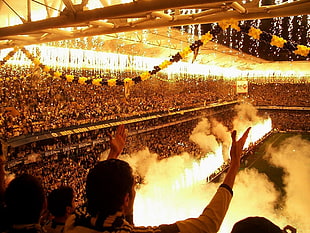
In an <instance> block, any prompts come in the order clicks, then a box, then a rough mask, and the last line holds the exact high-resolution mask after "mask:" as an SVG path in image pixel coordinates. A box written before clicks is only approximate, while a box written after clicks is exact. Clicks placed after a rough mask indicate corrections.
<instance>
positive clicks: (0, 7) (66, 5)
mask: <svg viewBox="0 0 310 233" xmlns="http://www.w3.org/2000/svg"><path fill="white" fill-rule="evenodd" d="M245 2H246V1H239V0H238V1H220V0H208V1H206V0H182V1H181V0H76V1H74V0H19V1H16V0H2V1H0V49H4V48H10V47H15V46H25V45H31V44H40V43H47V42H52V41H61V40H70V39H74V38H86V37H92V36H100V38H102V40H103V41H104V43H103V44H102V47H101V49H102V50H103V51H109V52H119V53H125V54H137V53H141V54H138V55H143V56H148V57H152V56H156V57H167V56H170V55H171V54H175V52H178V51H180V50H182V48H184V47H185V46H186V45H189V44H190V43H189V38H190V36H191V35H188V34H187V33H186V32H184V31H180V30H179V29H177V28H176V27H178V26H182V25H183V26H184V25H193V24H203V25H204V24H210V23H214V22H220V21H222V20H230V19H232V18H233V19H235V20H253V19H270V18H274V17H288V16H298V15H309V14H310V1H309V0H299V1H289V2H286V3H283V4H280V5H268V6H267V5H265V6H260V1H259V0H253V1H249V2H246V3H245ZM185 9H186V11H187V14H184V12H185ZM198 9H199V10H198ZM192 39H193V38H192ZM195 39H197V35H196V36H194V40H195ZM197 62H200V63H204V64H206V63H208V64H217V65H220V66H223V67H231V66H235V67H237V68H238V69H241V70H247V69H249V70H252V69H258V68H260V69H266V67H268V68H271V67H274V69H280V70H282V69H284V70H290V69H292V68H293V69H302V70H306V71H307V72H308V73H309V72H310V67H309V61H298V62H297V61H295V62H294V63H293V65H292V62H288V61H285V62H274V61H272V62H271V61H267V60H265V59H262V58H258V57H256V56H252V55H249V54H247V53H244V52H242V51H241V50H235V49H233V48H229V47H227V46H223V45H221V44H219V43H215V42H208V44H207V45H204V46H203V47H202V48H201V49H200V52H199V56H198V59H197ZM288 63H289V64H288Z"/></svg>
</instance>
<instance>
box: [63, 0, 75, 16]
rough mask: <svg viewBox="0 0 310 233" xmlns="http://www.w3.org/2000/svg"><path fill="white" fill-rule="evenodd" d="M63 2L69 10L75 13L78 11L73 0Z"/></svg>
mask: <svg viewBox="0 0 310 233" xmlns="http://www.w3.org/2000/svg"><path fill="white" fill-rule="evenodd" d="M62 2H63V3H64V4H65V5H66V8H67V10H69V11H70V12H72V13H73V14H75V13H76V10H75V8H74V6H73V3H72V2H71V0H62Z"/></svg>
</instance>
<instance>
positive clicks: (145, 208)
mask: <svg viewBox="0 0 310 233" xmlns="http://www.w3.org/2000/svg"><path fill="white" fill-rule="evenodd" d="M236 111H237V117H236V118H235V119H234V121H233V123H234V128H235V129H236V130H237V131H238V134H239V136H240V135H241V134H242V133H243V132H244V131H245V129H246V128H247V127H249V126H251V127H252V129H251V132H250V135H249V142H248V143H250V142H254V141H256V140H257V139H259V138H260V137H262V136H263V135H265V134H266V133H268V132H269V131H270V130H271V120H270V119H269V118H266V119H263V118H261V117H258V116H257V111H256V109H255V108H254V107H253V106H251V105H249V104H242V105H239V106H237V107H236ZM190 139H191V140H193V141H194V142H196V143H198V144H199V146H200V147H201V148H202V150H204V151H206V156H205V157H203V158H201V159H199V160H198V159H195V158H193V157H192V156H191V155H189V154H187V153H183V154H181V155H177V156H172V157H169V158H168V159H164V160H160V161H158V160H157V155H156V154H151V153H150V152H149V151H148V149H146V150H144V151H140V152H139V153H138V154H135V155H130V156H128V155H127V156H125V157H124V159H125V160H127V161H128V162H129V163H130V164H131V165H132V167H133V168H134V169H135V170H137V171H138V173H139V174H140V175H141V176H143V177H144V184H142V185H141V186H140V187H139V188H138V190H137V195H136V200H135V206H134V222H135V224H136V225H144V226H147V225H159V224H163V223H173V222H175V221H178V220H183V219H186V218H190V217H198V216H199V215H200V214H201V212H202V211H203V209H204V207H205V206H206V205H207V203H208V202H209V201H210V199H211V198H212V196H213V195H214V193H215V191H216V189H217V188H218V186H219V184H216V183H207V182H206V177H207V176H208V175H210V174H211V173H213V172H214V171H216V170H217V169H218V168H219V167H220V166H221V165H222V164H223V162H224V161H226V160H227V158H228V153H227V152H228V151H229V147H230V143H231V142H230V140H231V139H230V132H228V130H227V127H225V126H223V125H221V123H219V122H216V121H214V120H210V121H209V120H207V119H202V120H201V122H200V123H199V124H198V125H197V127H196V128H195V129H194V130H193V134H192V135H191V137H190ZM225 148H226V149H225ZM309 150H310V143H309V142H308V141H305V140H302V139H301V138H299V137H297V138H292V139H289V140H288V141H286V142H284V144H283V145H281V146H280V147H279V148H273V147H271V148H270V149H269V150H268V153H267V154H266V156H265V157H266V159H268V158H271V159H270V162H271V163H273V164H274V165H275V166H280V167H283V168H284V169H285V171H286V173H285V174H286V176H285V179H284V180H285V183H286V187H285V191H286V193H287V197H285V198H284V200H285V203H284V208H283V209H281V210H275V208H274V206H275V203H276V201H277V198H278V196H279V195H280V193H279V192H278V191H277V190H276V189H275V187H274V185H273V183H272V182H271V181H270V180H268V177H267V176H266V175H264V174H261V173H258V171H257V170H255V169H245V170H243V171H241V172H239V174H238V176H237V179H236V183H235V187H234V197H233V199H232V202H231V206H230V208H229V211H228V213H227V215H226V217H225V219H224V222H223V224H222V227H221V229H220V231H219V232H221V233H229V232H230V231H231V229H232V226H233V224H234V223H235V222H236V221H239V220H241V219H243V218H245V217H248V216H264V217H266V218H269V219H270V220H271V221H273V222H274V223H275V224H277V225H279V226H280V227H281V228H283V227H284V226H286V225H288V224H290V225H293V226H295V227H297V229H298V232H301V233H302V232H309V224H308V222H307V221H306V220H307V219H309V216H308V215H310V214H309V213H310V208H309V205H308V200H309V195H308V194H309V193H310V190H309V189H310V187H309V186H308V185H307V184H306V183H305V182H307V181H308V180H309V176H310V157H309V153H308V151H309ZM225 153H226V154H225Z"/></svg>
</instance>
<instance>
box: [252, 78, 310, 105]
mask: <svg viewBox="0 0 310 233" xmlns="http://www.w3.org/2000/svg"><path fill="white" fill-rule="evenodd" d="M248 90H249V97H250V98H251V99H253V101H254V103H253V104H254V105H257V106H262V105H268V106H298V107H309V106H310V91H309V90H310V83H251V82H249V87H248Z"/></svg>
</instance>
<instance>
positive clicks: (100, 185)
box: [86, 159, 135, 216]
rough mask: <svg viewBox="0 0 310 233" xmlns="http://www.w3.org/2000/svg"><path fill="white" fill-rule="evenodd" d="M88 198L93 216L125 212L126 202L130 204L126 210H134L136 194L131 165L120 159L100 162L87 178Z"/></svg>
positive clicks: (89, 209)
mask: <svg viewBox="0 0 310 233" xmlns="http://www.w3.org/2000/svg"><path fill="white" fill-rule="evenodd" d="M86 197H87V204H88V205H87V207H88V212H89V213H90V214H91V215H97V214H100V215H102V216H109V215H113V214H115V213H116V212H117V211H122V210H124V204H126V203H125V202H129V203H127V204H126V205H127V206H126V208H129V209H132V205H133V200H134V197H135V192H134V177H133V174H132V168H131V167H130V165H129V164H128V163H127V162H125V161H123V160H118V159H108V160H105V161H101V162H99V163H98V164H97V165H96V166H95V167H94V168H93V169H91V170H90V171H89V174H88V176H87V181H86ZM126 198H127V199H129V200H127V201H126ZM128 205H130V207H128Z"/></svg>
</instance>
